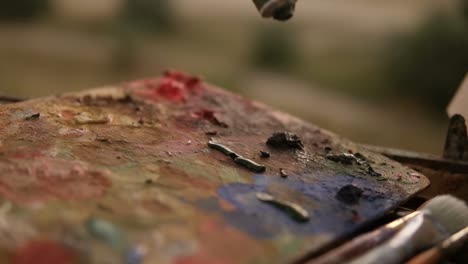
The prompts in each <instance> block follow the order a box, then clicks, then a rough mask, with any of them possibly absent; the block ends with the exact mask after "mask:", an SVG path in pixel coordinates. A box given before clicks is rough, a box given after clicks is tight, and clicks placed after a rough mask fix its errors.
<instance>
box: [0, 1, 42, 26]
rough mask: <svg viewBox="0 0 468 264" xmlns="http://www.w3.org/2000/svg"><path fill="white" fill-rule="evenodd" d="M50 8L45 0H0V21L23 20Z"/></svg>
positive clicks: (35, 16) (39, 14) (37, 15)
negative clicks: (0, 2) (0, 0)
mask: <svg viewBox="0 0 468 264" xmlns="http://www.w3.org/2000/svg"><path fill="white" fill-rule="evenodd" d="M49 9H50V3H49V1H47V0H16V1H2V4H1V7H0V21H25V20H31V19H34V18H37V17H40V16H41V15H43V14H44V13H46V12H47V11H49Z"/></svg>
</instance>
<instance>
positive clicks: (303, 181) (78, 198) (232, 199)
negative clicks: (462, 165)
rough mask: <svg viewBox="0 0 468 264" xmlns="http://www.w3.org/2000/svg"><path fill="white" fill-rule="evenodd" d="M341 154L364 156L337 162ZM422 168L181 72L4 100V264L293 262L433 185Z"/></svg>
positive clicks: (0, 171)
mask: <svg viewBox="0 0 468 264" xmlns="http://www.w3.org/2000/svg"><path fill="white" fill-rule="evenodd" d="M278 131H284V132H280V134H276V135H277V136H276V137H274V138H273V139H275V140H273V141H270V144H266V142H267V140H268V138H269V137H271V136H272V135H275V133H278ZM210 140H212V141H213V142H222V145H223V146H224V147H226V148H228V149H230V150H232V151H235V153H236V154H237V155H238V156H241V157H243V158H244V159H245V160H244V161H249V162H253V163H255V164H257V165H259V166H260V164H261V166H265V168H266V169H265V171H264V172H262V171H263V169H262V170H260V169H259V170H258V172H254V171H255V170H253V168H254V167H249V164H247V163H245V162H237V163H236V162H234V161H233V157H230V156H228V155H226V153H224V152H222V151H219V149H216V148H214V149H212V148H210V147H209V146H208V145H207V143H208V142H209V141H210ZM271 143H272V144H271ZM260 151H263V152H264V153H268V155H266V154H262V155H259V153H260ZM340 153H355V154H354V156H353V158H352V160H351V162H341V159H339V160H334V159H330V157H331V156H328V158H327V155H340ZM348 156H349V155H348ZM267 157H269V158H267ZM343 157H344V158H347V156H346V155H343ZM253 163H251V164H250V165H252V164H253ZM369 168H372V170H370V169H369ZM252 170H253V171H252ZM281 170H282V171H284V172H287V177H280V176H279V172H280V171H281ZM412 173H413V171H411V170H409V169H407V168H404V167H402V166H400V165H399V164H397V163H395V162H392V161H390V160H387V159H385V158H384V157H382V156H379V155H376V154H373V153H370V152H368V151H365V150H362V149H359V148H358V147H357V146H356V145H354V144H352V143H351V142H348V141H346V140H343V139H341V138H338V137H337V136H335V135H333V134H331V133H329V132H326V131H323V130H321V129H319V128H318V127H315V126H313V125H310V124H307V123H304V122H302V121H300V120H298V119H295V118H293V117H291V116H288V115H286V114H283V113H280V112H276V111H273V110H271V109H269V108H267V107H265V106H263V105H261V104H259V103H256V102H252V101H250V100H247V99H245V98H242V97H239V96H236V95H233V94H230V93H227V92H225V91H222V90H219V89H216V88H214V87H212V86H210V85H208V84H206V83H204V82H202V81H201V80H200V79H199V78H196V77H190V76H188V75H185V74H183V73H180V72H174V71H171V72H166V73H165V74H164V76H163V77H162V78H156V79H148V80H142V81H135V82H131V83H126V84H122V85H120V86H118V87H117V86H116V87H107V88H102V89H96V90H91V91H85V92H81V93H75V94H67V95H63V96H56V97H49V98H42V99H37V100H31V101H26V102H21V103H17V104H9V105H4V106H1V107H0V234H2V236H0V262H1V263H25V262H24V261H28V260H29V259H32V258H33V259H37V260H42V261H45V262H47V263H50V262H51V261H52V262H56V263H103V262H106V263H132V264H133V263H163V264H164V263H177V264H184V263H190V264H196V263H204V264H210V263H232V264H235V263H285V262H289V261H293V260H295V259H297V258H300V257H302V256H303V255H304V254H306V253H310V252H314V251H316V250H319V249H320V248H322V247H323V246H325V245H326V244H327V243H330V242H332V241H334V240H336V239H338V238H340V237H342V236H344V235H347V234H350V233H352V232H353V231H355V230H356V229H357V228H359V227H361V226H362V225H363V224H365V223H366V222H368V221H370V220H372V219H375V218H376V217H378V216H380V215H382V214H383V213H384V212H385V211H386V210H389V209H391V208H392V207H394V206H396V205H398V204H399V203H401V202H403V201H404V200H406V199H408V198H409V197H410V196H411V195H413V194H415V193H416V192H418V191H419V190H421V189H423V188H424V187H426V186H427V185H428V181H427V179H426V178H425V177H424V176H421V177H417V178H416V177H411V176H410V175H412ZM345 186H354V187H356V188H359V190H362V193H360V194H359V199H358V200H357V201H355V202H352V203H346V202H343V201H342V200H340V199H337V194H338V193H339V191H340V190H341V189H342V188H344V187H345ZM348 188H349V187H348ZM258 193H267V194H269V195H271V196H273V197H275V199H277V200H279V201H285V202H287V203H290V204H295V205H297V207H296V208H298V209H301V210H304V212H307V214H308V219H307V220H308V221H296V220H295V219H293V218H292V217H291V216H290V215H288V214H285V213H284V210H282V208H281V207H280V208H278V206H272V205H271V204H269V203H266V202H264V201H260V200H259V199H258V198H257V196H256V194H258ZM283 209H284V208H283ZM299 211H300V210H299ZM357 215H358V216H359V217H356V216H357ZM41 252H49V254H48V255H49V257H50V258H47V256H43V254H42V253H41Z"/></svg>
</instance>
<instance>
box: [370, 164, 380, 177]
mask: <svg viewBox="0 0 468 264" xmlns="http://www.w3.org/2000/svg"><path fill="white" fill-rule="evenodd" d="M367 173H369V175H370V176H372V177H381V176H382V174H381V173H378V172H376V171H375V170H374V168H372V167H371V166H369V168H367Z"/></svg>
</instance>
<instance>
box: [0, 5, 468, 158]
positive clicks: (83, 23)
mask: <svg viewBox="0 0 468 264" xmlns="http://www.w3.org/2000/svg"><path fill="white" fill-rule="evenodd" d="M166 68H176V69H180V70H183V71H187V72H189V73H193V74H197V75H201V76H204V78H205V79H206V80H208V81H209V82H212V83H214V84H217V85H219V86H222V87H224V88H226V89H230V90H233V91H235V92H238V93H241V94H244V95H246V96H248V97H251V98H255V99H257V100H259V101H262V102H265V103H267V104H269V105H272V106H274V107H276V108H279V109H281V110H284V111H286V112H290V113H292V114H295V115H297V116H299V117H301V118H303V119H306V120H308V121H311V122H313V123H315V124H318V125H320V126H322V127H324V128H327V129H329V130H332V131H334V132H336V133H338V134H340V135H343V136H345V137H348V138H351V139H353V140H355V141H359V142H363V143H369V144H375V145H381V146H390V147H397V148H405V149H410V150H416V151H423V152H432V153H440V152H441V149H442V146H443V141H444V135H445V130H446V125H447V118H446V114H445V107H446V105H447V103H448V101H449V100H450V98H451V96H452V95H453V93H454V91H455V89H456V88H457V87H458V85H459V84H460V83H461V81H462V79H463V77H464V75H465V74H466V73H467V71H468V0H444V1H442V0H424V1H421V0H393V1H383V0H315V1H309V0H300V1H299V2H298V6H297V11H296V15H295V17H294V19H293V20H291V21H289V22H287V23H279V22H275V21H271V20H263V19H261V18H260V17H259V15H258V14H257V12H256V10H255V7H254V5H253V3H251V0H242V1H220V0H196V1H183V0H99V1H96V0H80V1H76V0H50V1H46V0H22V1H2V2H1V8H0V94H7V95H14V96H21V97H28V98H31V97H37V96H43V95H49V94H54V93H62V92H67V91H75V90H81V89H84V88H92V87H96V86H101V85H105V84H111V83H118V82H121V81H125V80H131V79H138V78H143V77H148V76H155V75H158V74H159V73H160V72H161V71H162V70H164V69H166ZM246 118H248V117H246Z"/></svg>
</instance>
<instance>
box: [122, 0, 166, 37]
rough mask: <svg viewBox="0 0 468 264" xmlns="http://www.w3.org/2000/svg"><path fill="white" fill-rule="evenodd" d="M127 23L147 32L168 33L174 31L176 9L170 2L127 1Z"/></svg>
mask: <svg viewBox="0 0 468 264" xmlns="http://www.w3.org/2000/svg"><path fill="white" fill-rule="evenodd" d="M122 10H123V14H122V16H123V19H124V21H125V23H128V24H131V25H133V26H135V27H137V28H141V29H144V30H146V31H150V32H154V31H160V32H168V31H171V30H173V29H174V25H175V18H174V9H173V7H172V4H171V1H170V0H126V1H125V5H124V6H123V9H122Z"/></svg>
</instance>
